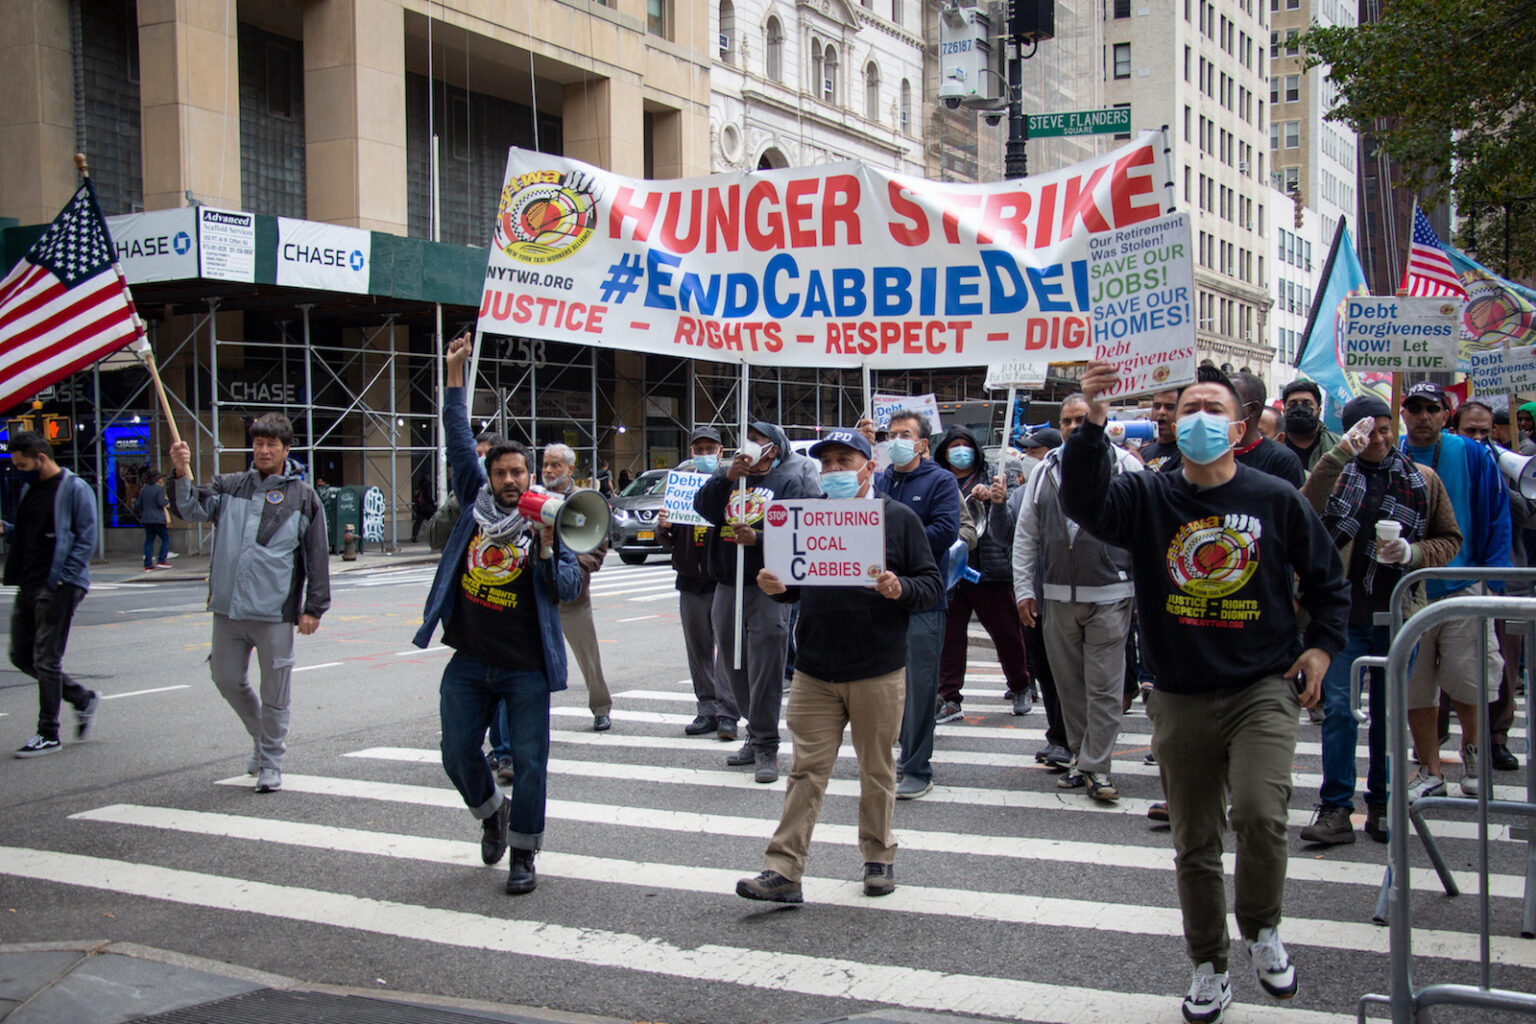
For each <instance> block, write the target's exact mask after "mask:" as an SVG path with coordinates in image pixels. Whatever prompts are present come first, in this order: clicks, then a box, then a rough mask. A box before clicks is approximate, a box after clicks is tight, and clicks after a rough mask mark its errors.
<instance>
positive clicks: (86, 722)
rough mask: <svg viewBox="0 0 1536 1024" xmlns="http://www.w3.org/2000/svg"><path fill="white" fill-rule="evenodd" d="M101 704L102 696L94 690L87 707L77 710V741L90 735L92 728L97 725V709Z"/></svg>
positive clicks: (86, 703)
mask: <svg viewBox="0 0 1536 1024" xmlns="http://www.w3.org/2000/svg"><path fill="white" fill-rule="evenodd" d="M100 703H101V694H99V693H97V692H96V691H95V690H92V691H91V696H90V698H89V699H87V700H86V702H85V707H83V708H76V709H75V739H77V740H83V739H85V737H86V736H87V735H88V734H89V733H90V731H91V726H92V725H95V724H96V707H97V705H99V704H100Z"/></svg>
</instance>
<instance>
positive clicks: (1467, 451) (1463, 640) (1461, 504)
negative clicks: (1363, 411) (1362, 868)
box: [1403, 381, 1510, 803]
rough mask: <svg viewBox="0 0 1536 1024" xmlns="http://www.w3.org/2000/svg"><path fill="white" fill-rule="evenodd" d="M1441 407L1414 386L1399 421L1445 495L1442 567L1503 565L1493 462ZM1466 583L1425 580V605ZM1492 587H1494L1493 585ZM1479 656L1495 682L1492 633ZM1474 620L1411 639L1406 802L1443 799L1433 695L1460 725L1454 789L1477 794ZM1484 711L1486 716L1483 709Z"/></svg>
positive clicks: (1499, 662) (1503, 496) (1502, 501)
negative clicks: (1448, 541)
mask: <svg viewBox="0 0 1536 1024" xmlns="http://www.w3.org/2000/svg"><path fill="white" fill-rule="evenodd" d="M1447 408H1448V406H1447V404H1446V400H1445V392H1444V391H1442V390H1440V385H1438V384H1433V383H1430V382H1429V381H1421V382H1420V383H1418V384H1415V385H1414V386H1413V387H1411V388H1409V389H1408V393H1407V394H1406V395H1404V396H1403V423H1404V424H1405V425H1406V426H1407V428H1408V436H1406V437H1405V438H1403V452H1404V453H1405V454H1406V455H1407V456H1408V457H1409V458H1410V459H1412V460H1413V461H1414V462H1415V463H1418V464H1419V465H1421V466H1428V467H1430V468H1431V469H1433V470H1434V471H1435V472H1436V473H1438V474H1440V481H1441V483H1443V484H1445V492H1446V493H1447V494H1449V495H1450V497H1451V508H1452V510H1453V511H1454V512H1455V513H1456V526H1457V527H1458V528H1459V529H1460V530H1461V536H1462V543H1461V548H1460V549H1459V550H1458V551H1457V552H1456V557H1455V558H1453V559H1451V561H1450V565H1452V566H1457V565H1467V566H1482V567H1490V566H1507V565H1509V564H1510V563H1509V546H1510V525H1509V495H1508V493H1507V492H1506V491H1505V488H1504V477H1503V475H1502V474H1501V473H1500V472H1499V466H1498V463H1496V462H1494V461H1493V456H1491V455H1489V454H1488V450H1487V449H1486V448H1484V447H1483V446H1482V445H1480V444H1474V443H1472V442H1470V441H1468V440H1467V439H1466V438H1464V437H1459V436H1457V435H1456V434H1447V433H1443V432H1442V431H1443V429H1444V427H1445V416H1446V410H1447ZM1480 586H1481V585H1480V584H1477V583H1475V582H1473V581H1471V580H1428V581H1426V582H1425V584H1424V592H1425V594H1426V595H1427V596H1428V597H1429V599H1430V600H1431V601H1438V600H1440V599H1441V598H1444V597H1450V596H1452V595H1455V594H1475V593H1479V592H1480V589H1479V588H1480ZM1494 589H1498V590H1502V589H1503V587H1502V585H1498V584H1495V585H1494ZM1488 641H1489V642H1488V644H1487V646H1486V648H1484V649H1483V650H1482V652H1481V657H1482V658H1484V659H1486V661H1487V664H1488V678H1489V679H1494V680H1497V679H1498V678H1499V677H1500V676H1501V675H1502V674H1503V671H1504V659H1503V658H1501V657H1500V656H1499V650H1498V647H1497V646H1496V642H1497V641H1496V640H1495V637H1494V631H1493V630H1492V629H1490V630H1488ZM1479 646H1480V645H1479V643H1478V623H1477V620H1476V619H1455V620H1452V621H1450V622H1445V623H1442V624H1440V625H1438V626H1435V627H1434V628H1433V629H1431V630H1430V631H1429V632H1428V633H1425V634H1424V637H1423V639H1421V640H1420V641H1419V654H1418V658H1417V659H1415V661H1414V663H1413V672H1412V673H1411V674H1410V675H1409V677H1408V730H1409V732H1411V733H1412V734H1413V746H1414V750H1415V752H1416V753H1417V755H1418V760H1419V770H1418V771H1417V772H1414V774H1413V778H1411V779H1409V780H1408V800H1409V802H1410V803H1412V802H1413V801H1416V800H1418V799H1419V798H1421V797H1426V796H1443V795H1444V794H1445V770H1444V768H1443V767H1442V765H1441V763H1440V737H1439V729H1438V726H1437V723H1436V717H1437V715H1438V714H1439V705H1440V693H1441V691H1444V692H1445V695H1446V696H1447V697H1449V698H1450V699H1451V706H1452V707H1453V708H1455V709H1456V717H1457V719H1459V720H1460V721H1461V760H1462V776H1461V791H1462V793H1464V794H1465V795H1467V796H1476V795H1477V716H1478V714H1479V712H1478V705H1480V704H1485V703H1487V700H1488V694H1487V693H1485V692H1483V690H1482V683H1481V677H1480V674H1479V673H1480V669H1481V666H1480V664H1479V660H1478V659H1479V656H1480V655H1479ZM1485 713H1486V712H1485Z"/></svg>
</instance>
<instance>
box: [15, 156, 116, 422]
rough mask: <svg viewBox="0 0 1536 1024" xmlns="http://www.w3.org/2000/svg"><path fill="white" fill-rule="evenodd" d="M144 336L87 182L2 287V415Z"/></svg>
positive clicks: (94, 192)
mask: <svg viewBox="0 0 1536 1024" xmlns="http://www.w3.org/2000/svg"><path fill="white" fill-rule="evenodd" d="M143 333H144V325H143V324H142V323H141V322H140V321H139V317H138V314H137V313H136V312H135V311H134V308H133V296H132V295H131V294H129V292H128V282H127V281H126V280H125V279H124V278H123V272H122V270H121V268H119V267H118V265H117V262H116V254H115V253H114V251H113V249H112V237H111V235H110V234H109V232H108V231H107V221H106V218H105V217H103V216H102V215H101V207H100V206H99V205H98V204H97V202H96V188H95V186H94V185H92V184H91V180H90V179H89V178H87V179H86V180H85V182H84V183H83V184H82V185H81V186H80V188H79V189H78V190H77V191H76V192H75V196H74V198H73V199H71V200H70V201H69V204H68V205H67V206H65V207H64V209H63V211H62V212H60V214H59V215H58V216H57V217H56V218H54V221H53V223H52V224H50V225H48V230H46V231H44V232H43V233H42V235H41V236H40V237H39V238H38V240H37V241H36V242H34V243H33V244H32V248H30V249H28V250H27V254H26V255H25V256H23V257H22V259H21V261H20V262H19V263H17V264H16V266H15V268H14V269H12V271H11V272H10V274H8V275H7V276H6V278H5V280H4V281H0V410H4V409H9V408H11V407H12V406H15V405H16V404H17V403H19V402H22V401H25V400H26V399H28V398H31V397H32V396H33V395H35V394H37V393H38V392H39V391H41V390H43V389H44V388H46V387H49V386H51V385H53V384H56V383H57V382H59V381H61V380H63V379H64V378H65V377H68V376H69V375H70V374H72V373H74V372H76V371H77V370H81V369H84V368H85V367H87V366H90V365H91V364H92V363H94V362H96V360H98V359H101V358H102V357H103V356H107V355H110V354H111V353H113V352H115V351H117V350H118V349H120V348H122V347H123V346H124V345H127V344H128V343H130V342H132V341H134V340H136V339H137V338H138V337H139V336H140V335H142V334H143Z"/></svg>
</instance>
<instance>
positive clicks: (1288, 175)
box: [1280, 167, 1301, 195]
mask: <svg viewBox="0 0 1536 1024" xmlns="http://www.w3.org/2000/svg"><path fill="white" fill-rule="evenodd" d="M1280 179H1281V181H1282V182H1283V187H1282V189H1281V191H1283V192H1285V193H1286V194H1287V195H1289V194H1290V193H1292V192H1295V191H1297V190H1298V189H1300V188H1301V168H1300V167H1287V168H1286V169H1285V170H1283V171H1281V172H1280Z"/></svg>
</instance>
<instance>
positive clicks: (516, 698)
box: [438, 652, 549, 850]
mask: <svg viewBox="0 0 1536 1024" xmlns="http://www.w3.org/2000/svg"><path fill="white" fill-rule="evenodd" d="M438 693H439V709H440V714H441V716H442V727H443V744H442V749H443V769H444V770H445V771H446V772H447V773H448V778H449V779H451V780H452V782H453V785H454V787H455V788H456V789H457V790H458V791H459V795H460V796H462V797H463V798H464V803H465V804H466V805H468V807H469V809H470V812H471V813H472V814H474V816H475V817H476V818H479V819H481V820H482V821H483V820H484V819H486V818H489V817H490V816H491V815H493V814H495V813H496V811H497V810H498V809H500V807H501V801H502V799H503V797H502V795H501V793H500V792H499V791H498V790H497V789H496V780H495V778H493V777H492V775H491V770H490V768H489V767H488V766H487V765H486V763H485V757H484V755H483V754H481V752H480V745H481V743H483V742H484V741H485V730H486V728H487V726H489V725H490V724H491V720H492V718H493V717H494V716H495V714H496V709H497V706H498V703H499V702H502V701H504V702H505V703H506V711H507V725H508V737H507V738H508V741H509V749H510V752H511V757H512V771H513V782H512V796H511V800H512V820H511V822H510V823H509V824H508V827H507V842H508V844H509V845H510V846H511V847H512V848H513V849H515V850H537V849H540V848H541V847H542V846H543V844H544V793H545V788H546V782H545V775H546V772H547V769H548V766H549V680H548V679H547V678H545V676H544V673H542V672H509V671H507V670H506V669H500V668H496V667H495V666H492V665H487V664H486V663H485V662H483V661H481V660H480V659H478V658H475V657H472V656H470V655H468V654H464V653H463V652H458V653H456V654H454V656H453V659H452V660H451V661H449V662H448V667H447V668H445V669H444V670H443V681H442V684H441V686H440V687H439V690H438Z"/></svg>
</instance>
